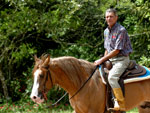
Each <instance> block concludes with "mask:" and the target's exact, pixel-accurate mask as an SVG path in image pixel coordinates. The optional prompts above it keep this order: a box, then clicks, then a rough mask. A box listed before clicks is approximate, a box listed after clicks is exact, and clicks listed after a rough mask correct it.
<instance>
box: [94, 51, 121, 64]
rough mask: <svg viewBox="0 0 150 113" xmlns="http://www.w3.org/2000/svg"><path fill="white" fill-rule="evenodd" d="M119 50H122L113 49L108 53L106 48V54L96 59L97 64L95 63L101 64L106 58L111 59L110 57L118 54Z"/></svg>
mask: <svg viewBox="0 0 150 113" xmlns="http://www.w3.org/2000/svg"><path fill="white" fill-rule="evenodd" d="M119 52H120V50H118V49H116V50H113V51H111V52H110V53H108V52H107V50H106V51H105V54H104V56H103V57H102V58H101V59H99V60H96V61H95V62H94V64H95V65H100V64H102V63H103V62H105V61H106V60H108V59H110V58H112V57H114V56H116V55H117V54H118V53H119Z"/></svg>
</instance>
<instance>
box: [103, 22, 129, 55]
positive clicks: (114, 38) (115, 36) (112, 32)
mask: <svg viewBox="0 0 150 113" xmlns="http://www.w3.org/2000/svg"><path fill="white" fill-rule="evenodd" d="M104 48H105V49H106V50H107V51H108V53H110V52H111V51H113V50H116V49H118V50H120V53H119V54H118V56H128V55H129V54H130V53H131V52H132V47H131V41H130V39H129V36H128V33H127V31H126V29H125V28H124V27H123V26H121V25H120V24H118V23H116V24H115V25H114V26H113V27H112V29H109V28H106V29H105V31H104Z"/></svg>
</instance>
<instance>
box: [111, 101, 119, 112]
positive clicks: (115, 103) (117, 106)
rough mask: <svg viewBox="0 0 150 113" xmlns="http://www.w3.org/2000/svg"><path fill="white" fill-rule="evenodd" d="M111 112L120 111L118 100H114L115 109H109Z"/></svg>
mask: <svg viewBox="0 0 150 113" xmlns="http://www.w3.org/2000/svg"><path fill="white" fill-rule="evenodd" d="M108 110H109V111H120V106H119V104H118V101H117V99H114V108H109V109H108Z"/></svg>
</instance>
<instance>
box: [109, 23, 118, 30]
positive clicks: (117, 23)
mask: <svg viewBox="0 0 150 113" xmlns="http://www.w3.org/2000/svg"><path fill="white" fill-rule="evenodd" d="M117 26H118V23H117V22H116V24H115V25H114V26H113V27H112V28H111V29H110V28H109V27H108V29H109V31H112V30H114V29H115V28H116V27H117Z"/></svg>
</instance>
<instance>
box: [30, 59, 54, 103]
mask: <svg viewBox="0 0 150 113" xmlns="http://www.w3.org/2000/svg"><path fill="white" fill-rule="evenodd" d="M49 67H50V56H47V57H42V58H41V59H39V58H37V57H35V65H34V69H33V77H34V83H33V88H32V93H31V95H30V97H31V99H32V100H33V101H34V102H36V103H38V104H40V103H42V102H44V99H45V94H46V93H47V92H48V91H49V90H50V88H51V87H52V86H53V82H52V78H51V73H50V68H49Z"/></svg>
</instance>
